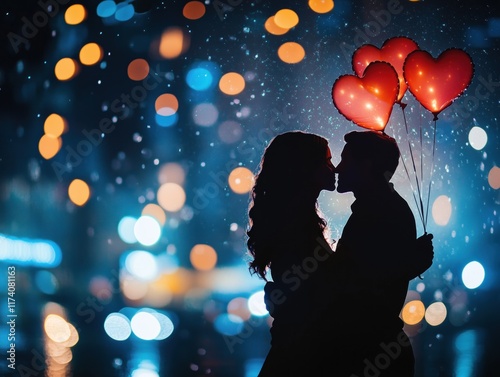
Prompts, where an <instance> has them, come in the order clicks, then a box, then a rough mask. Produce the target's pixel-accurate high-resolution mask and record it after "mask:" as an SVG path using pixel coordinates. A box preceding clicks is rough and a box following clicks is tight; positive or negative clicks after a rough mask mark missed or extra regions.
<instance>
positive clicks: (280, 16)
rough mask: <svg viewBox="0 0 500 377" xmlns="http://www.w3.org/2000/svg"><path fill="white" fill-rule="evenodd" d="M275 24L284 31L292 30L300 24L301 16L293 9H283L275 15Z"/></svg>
mask: <svg viewBox="0 0 500 377" xmlns="http://www.w3.org/2000/svg"><path fill="white" fill-rule="evenodd" d="M274 22H275V23H276V25H277V26H279V27H280V28H283V29H291V28H293V27H294V26H296V25H297V24H298V23H299V16H298V15H297V13H295V12H294V11H293V10H291V9H281V10H279V11H278V12H276V14H275V15H274Z"/></svg>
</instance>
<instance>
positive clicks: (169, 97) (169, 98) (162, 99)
mask: <svg viewBox="0 0 500 377" xmlns="http://www.w3.org/2000/svg"><path fill="white" fill-rule="evenodd" d="M155 110H156V112H157V113H158V114H159V115H163V116H168V115H173V114H175V113H176V112H177V110H179V101H178V100H177V97H176V96H175V95H173V94H171V93H165V94H161V95H160V96H158V98H157V99H156V101H155Z"/></svg>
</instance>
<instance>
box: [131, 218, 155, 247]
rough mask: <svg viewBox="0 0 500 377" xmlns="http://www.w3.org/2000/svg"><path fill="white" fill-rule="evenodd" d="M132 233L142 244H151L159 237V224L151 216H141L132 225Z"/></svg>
mask: <svg viewBox="0 0 500 377" xmlns="http://www.w3.org/2000/svg"><path fill="white" fill-rule="evenodd" d="M134 235H135V238H137V241H139V242H140V243H141V244H143V245H144V246H151V245H154V244H155V243H157V242H158V240H159V239H160V237H161V226H160V224H159V223H158V221H157V220H156V219H155V218H153V217H151V216H141V217H139V219H137V221H136V223H135V225H134Z"/></svg>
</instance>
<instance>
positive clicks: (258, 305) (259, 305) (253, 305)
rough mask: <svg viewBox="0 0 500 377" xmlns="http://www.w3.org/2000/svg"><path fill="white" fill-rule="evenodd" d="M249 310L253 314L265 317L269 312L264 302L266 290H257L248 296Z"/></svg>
mask: <svg viewBox="0 0 500 377" xmlns="http://www.w3.org/2000/svg"><path fill="white" fill-rule="evenodd" d="M248 310H250V313H252V315H254V316H257V317H263V316H266V315H268V314H269V312H268V311H267V309H266V304H265V302H264V291H257V292H255V293H254V294H252V295H251V296H250V297H249V298H248Z"/></svg>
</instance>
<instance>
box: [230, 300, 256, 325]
mask: <svg viewBox="0 0 500 377" xmlns="http://www.w3.org/2000/svg"><path fill="white" fill-rule="evenodd" d="M227 312H228V313H229V314H234V315H237V316H238V317H240V318H241V319H242V320H244V321H247V320H248V319H250V317H251V316H252V313H250V310H249V309H248V299H246V298H244V297H235V298H233V299H232V300H231V301H229V303H228V304H227Z"/></svg>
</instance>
